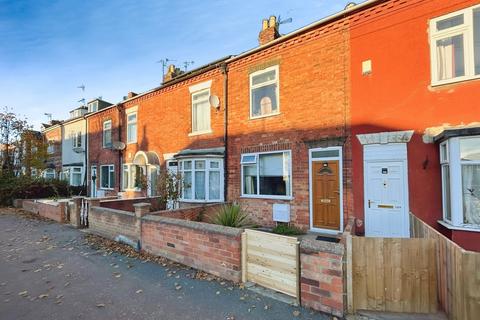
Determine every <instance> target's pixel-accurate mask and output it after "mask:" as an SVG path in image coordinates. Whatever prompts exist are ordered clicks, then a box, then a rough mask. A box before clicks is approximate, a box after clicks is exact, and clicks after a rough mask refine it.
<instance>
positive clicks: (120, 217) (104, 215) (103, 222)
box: [88, 207, 140, 241]
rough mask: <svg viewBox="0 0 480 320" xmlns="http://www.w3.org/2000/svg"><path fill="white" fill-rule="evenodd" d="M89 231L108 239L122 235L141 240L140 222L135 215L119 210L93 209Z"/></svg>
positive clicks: (90, 212) (89, 220)
mask: <svg viewBox="0 0 480 320" xmlns="http://www.w3.org/2000/svg"><path fill="white" fill-rule="evenodd" d="M88 222H89V226H88V230H89V231H90V232H92V233H94V234H97V235H100V236H102V237H105V238H108V239H115V237H116V236H119V235H122V236H126V237H128V238H130V239H131V240H136V241H138V240H140V222H138V221H137V218H136V216H135V213H133V212H129V211H123V210H117V209H110V208H103V207H91V208H90V211H89V213H88Z"/></svg>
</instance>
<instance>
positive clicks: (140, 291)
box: [135, 289, 143, 293]
mask: <svg viewBox="0 0 480 320" xmlns="http://www.w3.org/2000/svg"><path fill="white" fill-rule="evenodd" d="M142 292H143V290H142V289H139V290H137V291H135V293H142Z"/></svg>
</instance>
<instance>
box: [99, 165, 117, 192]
mask: <svg viewBox="0 0 480 320" xmlns="http://www.w3.org/2000/svg"><path fill="white" fill-rule="evenodd" d="M114 187H115V167H114V165H113V164H109V165H103V166H100V188H101V189H106V190H112V189H113V188H114Z"/></svg>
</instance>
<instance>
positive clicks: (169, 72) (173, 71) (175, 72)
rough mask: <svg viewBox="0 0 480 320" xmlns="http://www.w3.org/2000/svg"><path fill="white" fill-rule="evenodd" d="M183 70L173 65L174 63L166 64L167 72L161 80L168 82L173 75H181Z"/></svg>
mask: <svg viewBox="0 0 480 320" xmlns="http://www.w3.org/2000/svg"><path fill="white" fill-rule="evenodd" d="M182 73H183V71H182V70H181V69H180V68H177V67H175V65H173V64H171V65H169V66H168V69H167V73H166V74H165V75H164V76H163V82H168V81H170V80H172V79H173V78H175V77H178V76H179V75H181V74H182Z"/></svg>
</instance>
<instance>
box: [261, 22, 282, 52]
mask: <svg viewBox="0 0 480 320" xmlns="http://www.w3.org/2000/svg"><path fill="white" fill-rule="evenodd" d="M279 37H280V33H278V25H277V17H275V16H270V18H269V19H268V20H267V19H263V20H262V31H260V34H259V35H258V43H259V44H260V45H261V46H262V45H264V44H266V43H269V42H270V41H273V40H275V39H277V38H279Z"/></svg>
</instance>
